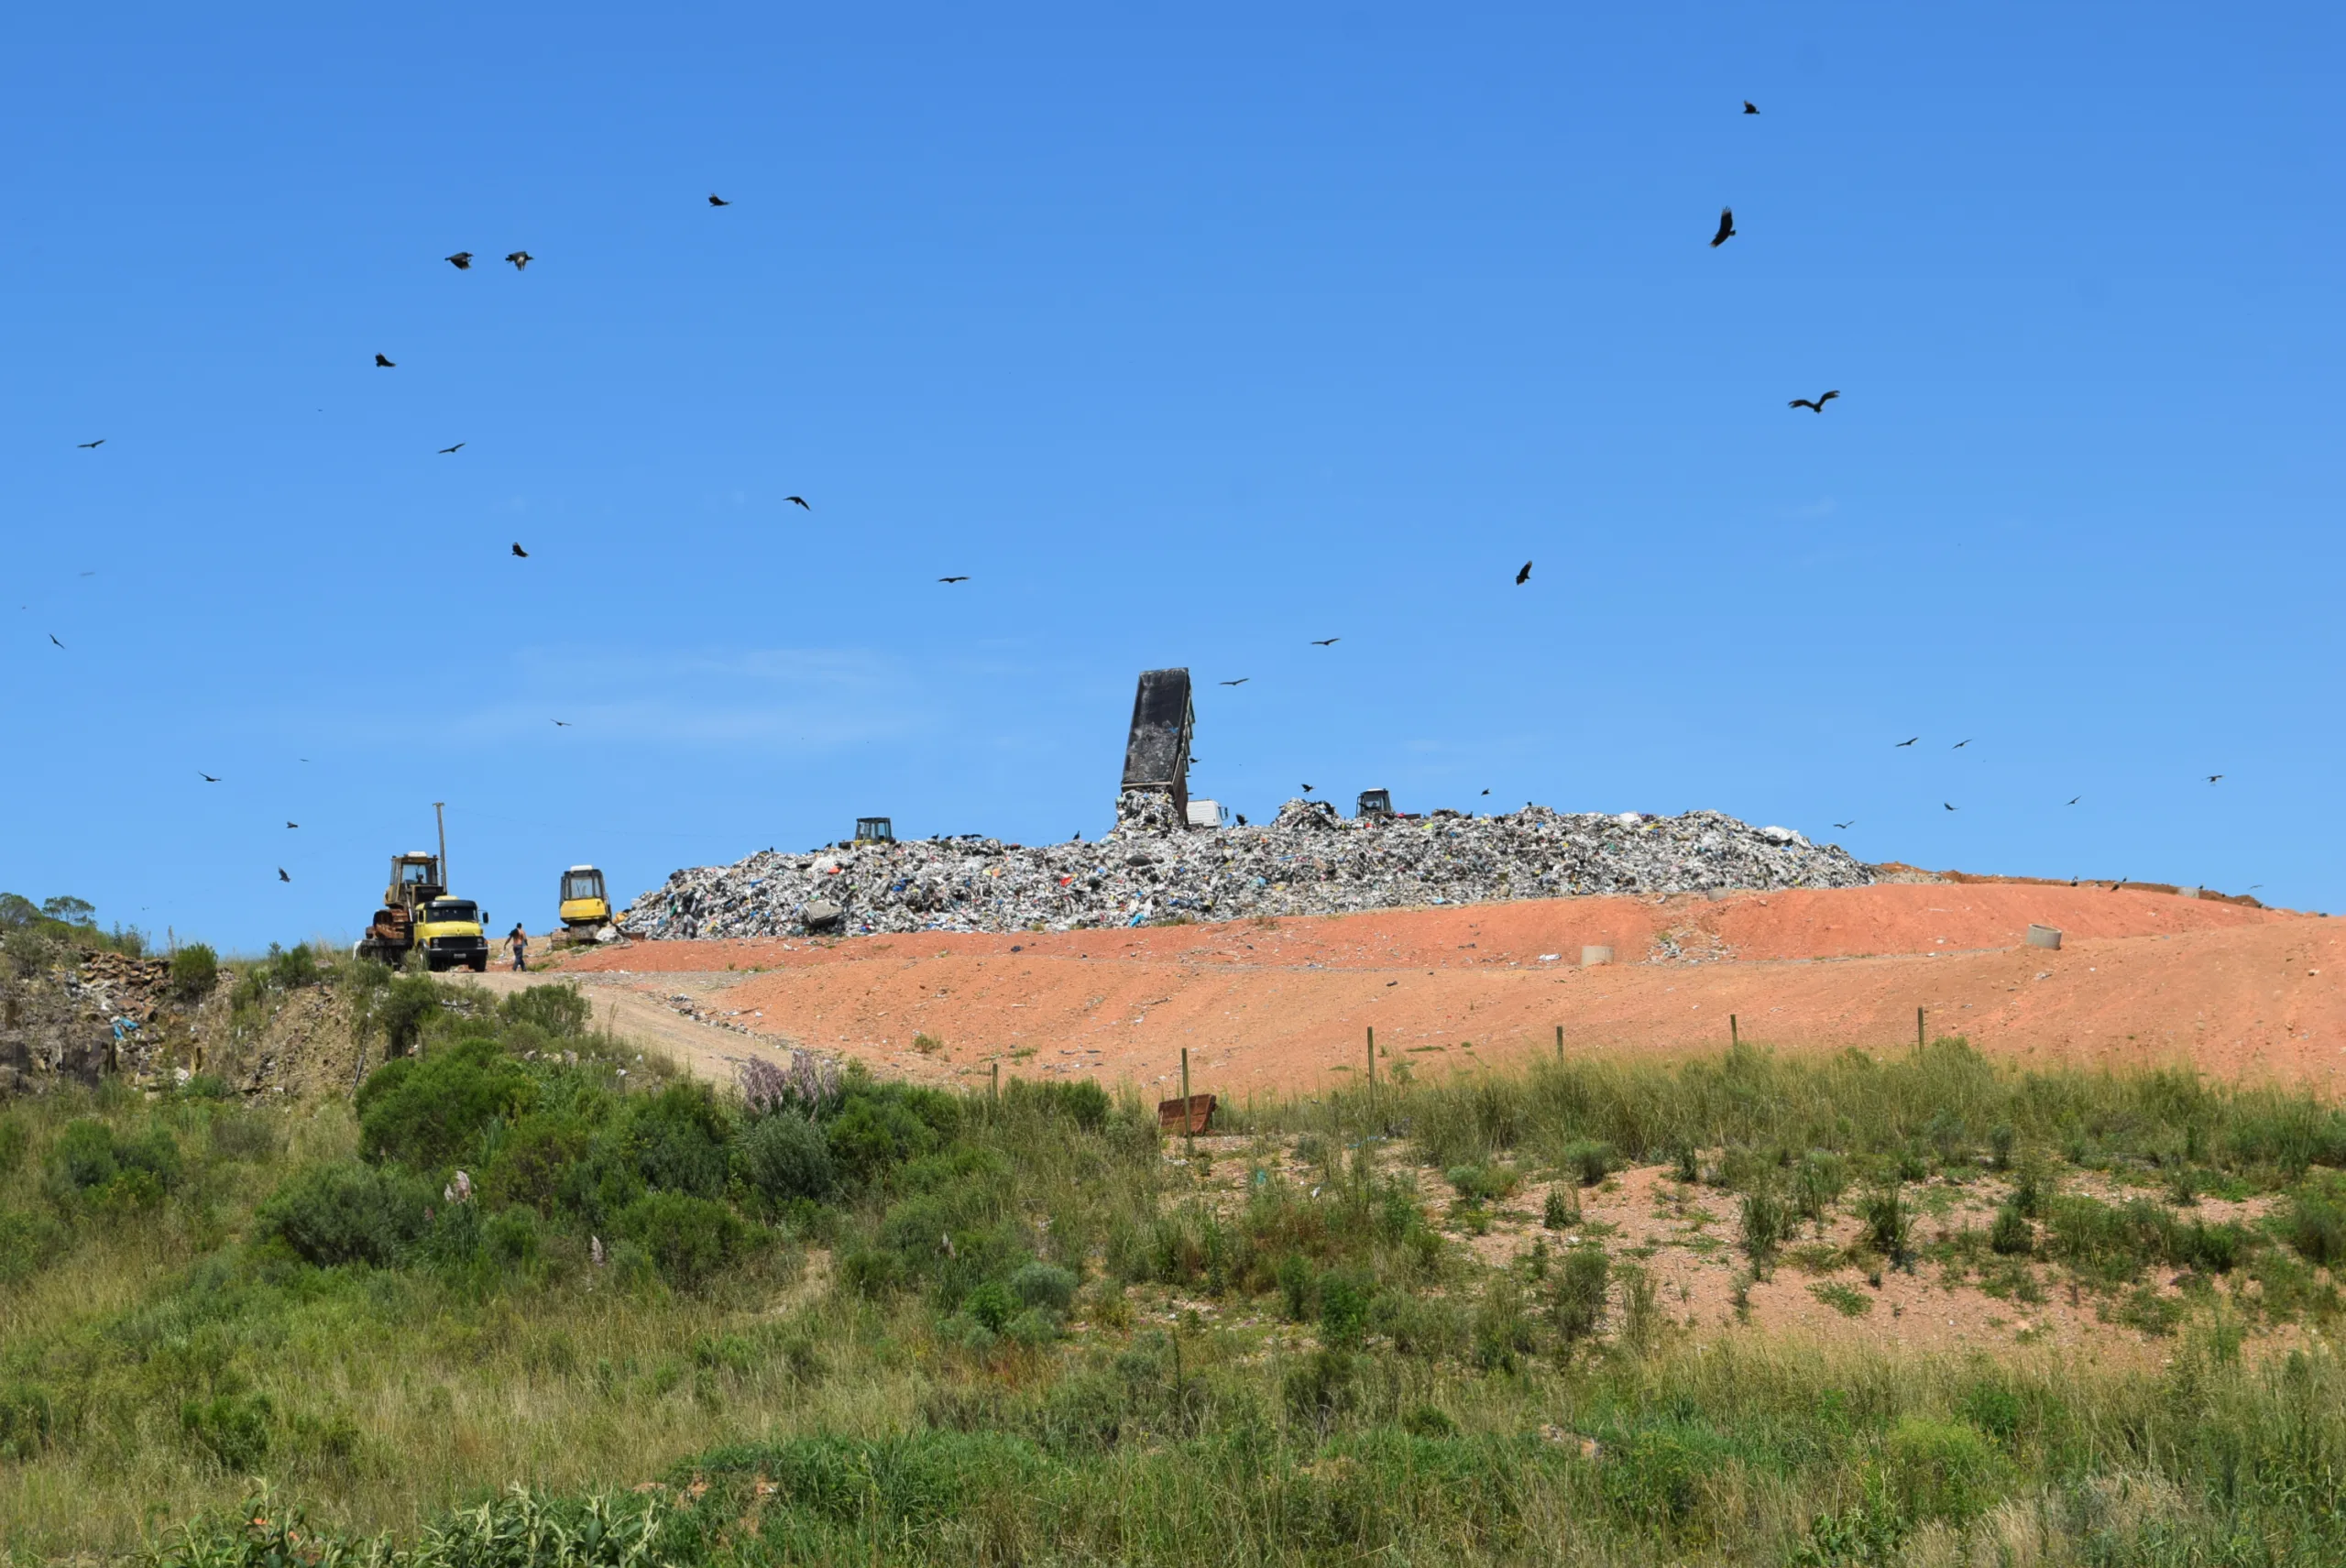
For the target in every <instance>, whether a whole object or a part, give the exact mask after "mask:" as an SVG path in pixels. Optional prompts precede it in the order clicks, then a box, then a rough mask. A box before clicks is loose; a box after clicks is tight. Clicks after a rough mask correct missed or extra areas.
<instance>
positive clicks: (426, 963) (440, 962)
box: [423, 953, 448, 974]
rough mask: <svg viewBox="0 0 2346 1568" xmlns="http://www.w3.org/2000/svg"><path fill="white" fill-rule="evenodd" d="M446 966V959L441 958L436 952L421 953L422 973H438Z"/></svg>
mask: <svg viewBox="0 0 2346 1568" xmlns="http://www.w3.org/2000/svg"><path fill="white" fill-rule="evenodd" d="M447 967H448V965H447V961H446V960H445V959H442V958H441V956H440V955H439V954H437V953H426V954H424V955H423V972H424V973H426V974H438V973H439V972H440V971H441V970H444V969H446V968H447Z"/></svg>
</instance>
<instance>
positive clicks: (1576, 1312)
mask: <svg viewBox="0 0 2346 1568" xmlns="http://www.w3.org/2000/svg"><path fill="white" fill-rule="evenodd" d="M1612 1269H1613V1266H1612V1261H1611V1260H1610V1259H1609V1258H1607V1257H1606V1255H1605V1250H1604V1249H1603V1248H1602V1247H1593V1246H1584V1247H1574V1248H1573V1249H1572V1250H1571V1251H1569V1252H1567V1253H1565V1254H1564V1255H1563V1261H1562V1263H1561V1264H1560V1265H1559V1266H1558V1267H1557V1269H1556V1292H1555V1299H1554V1302H1553V1305H1552V1306H1551V1309H1550V1310H1551V1315H1552V1316H1553V1317H1554V1319H1555V1321H1556V1332H1559V1333H1561V1334H1562V1335H1563V1336H1564V1343H1567V1344H1570V1343H1573V1342H1574V1341H1576V1340H1583V1339H1586V1338H1587V1337H1588V1336H1589V1335H1591V1334H1593V1333H1595V1332H1596V1331H1597V1330H1598V1329H1600V1328H1602V1327H1603V1326H1604V1324H1605V1291H1606V1284H1607V1282H1608V1281H1609V1278H1610V1277H1611V1274H1612Z"/></svg>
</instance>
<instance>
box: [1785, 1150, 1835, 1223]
mask: <svg viewBox="0 0 2346 1568" xmlns="http://www.w3.org/2000/svg"><path fill="white" fill-rule="evenodd" d="M1848 1189H1849V1162H1848V1161H1847V1159H1845V1158H1843V1157H1841V1156H1839V1155H1837V1154H1834V1153H1831V1152H1829V1151H1827V1150H1825V1149H1811V1150H1809V1152H1808V1153H1806V1154H1805V1155H1803V1156H1802V1157H1801V1161H1800V1164H1799V1165H1797V1166H1795V1167H1793V1168H1792V1207H1793V1208H1794V1209H1796V1210H1798V1211H1799V1212H1800V1217H1801V1218H1802V1219H1803V1220H1806V1221H1808V1222H1810V1223H1813V1224H1814V1225H1816V1226H1818V1227H1819V1228H1820V1229H1821V1228H1822V1227H1823V1226H1824V1223H1825V1216H1826V1215H1827V1214H1829V1213H1831V1212H1833V1205H1834V1204H1836V1203H1838V1202H1839V1201H1841V1194H1842V1193H1844V1192H1846V1191H1847V1190H1848Z"/></svg>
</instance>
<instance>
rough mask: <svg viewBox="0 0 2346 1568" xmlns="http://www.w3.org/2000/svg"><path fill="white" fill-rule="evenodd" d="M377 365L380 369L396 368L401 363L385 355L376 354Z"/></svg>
mask: <svg viewBox="0 0 2346 1568" xmlns="http://www.w3.org/2000/svg"><path fill="white" fill-rule="evenodd" d="M375 367H376V368H377V369H378V370H396V369H398V368H399V364H398V362H397V361H396V360H393V359H391V358H389V356H385V355H380V354H378V355H377V356H375Z"/></svg>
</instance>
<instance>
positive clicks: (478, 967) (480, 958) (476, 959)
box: [465, 953, 488, 974]
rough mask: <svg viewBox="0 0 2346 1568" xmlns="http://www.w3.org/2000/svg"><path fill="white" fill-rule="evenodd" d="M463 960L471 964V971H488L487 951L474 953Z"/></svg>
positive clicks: (476, 972)
mask: <svg viewBox="0 0 2346 1568" xmlns="http://www.w3.org/2000/svg"><path fill="white" fill-rule="evenodd" d="M465 961H466V963H469V964H470V965H472V970H473V973H475V974H487V973H488V954H487V953H475V954H474V955H473V956H472V957H471V958H469V959H466V960H465Z"/></svg>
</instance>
